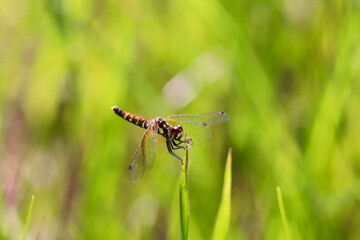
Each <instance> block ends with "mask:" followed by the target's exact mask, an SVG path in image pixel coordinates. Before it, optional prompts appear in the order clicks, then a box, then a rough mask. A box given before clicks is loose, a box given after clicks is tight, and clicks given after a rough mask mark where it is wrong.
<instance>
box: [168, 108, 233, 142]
mask: <svg viewBox="0 0 360 240" xmlns="http://www.w3.org/2000/svg"><path fill="white" fill-rule="evenodd" d="M229 118H230V117H229V115H228V114H227V113H224V112H212V113H202V114H194V115H193V114H182V115H174V116H169V117H164V120H165V121H166V122H167V123H168V124H169V125H170V126H172V127H173V126H175V125H177V124H180V125H181V126H182V127H183V129H184V132H186V133H187V134H188V136H189V137H190V138H191V139H192V140H193V144H194V145H198V144H201V143H203V142H205V141H207V140H209V139H210V138H211V135H212V132H211V129H210V127H209V125H215V124H220V123H223V122H225V121H227V120H229Z"/></svg>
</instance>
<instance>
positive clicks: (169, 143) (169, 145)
mask: <svg viewBox="0 0 360 240" xmlns="http://www.w3.org/2000/svg"><path fill="white" fill-rule="evenodd" d="M166 146H167V149H168V151H169V153H170V154H171V155H173V156H174V157H176V158H178V159H179V160H180V161H181V163H182V162H183V161H182V159H181V158H180V157H179V156H178V155H176V154H175V153H174V152H173V150H175V148H174V146H173V145H172V143H171V142H170V141H166Z"/></svg>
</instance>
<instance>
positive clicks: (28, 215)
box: [22, 195, 34, 240]
mask: <svg viewBox="0 0 360 240" xmlns="http://www.w3.org/2000/svg"><path fill="white" fill-rule="evenodd" d="M33 204H34V195H32V196H31V202H30V207H29V211H28V214H27V218H26V224H25V229H24V234H23V238H22V239H23V240H25V239H26V234H27V232H28V229H29V224H30V216H31V211H32V207H33Z"/></svg>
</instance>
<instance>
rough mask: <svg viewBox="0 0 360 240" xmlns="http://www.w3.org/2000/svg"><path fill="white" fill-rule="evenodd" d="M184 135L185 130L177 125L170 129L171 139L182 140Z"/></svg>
mask: <svg viewBox="0 0 360 240" xmlns="http://www.w3.org/2000/svg"><path fill="white" fill-rule="evenodd" d="M183 135H184V130H183V128H182V126H180V125H176V126H175V127H172V128H170V138H171V139H174V140H180V139H181V137H182V136H183Z"/></svg>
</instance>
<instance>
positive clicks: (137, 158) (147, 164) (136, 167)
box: [129, 124, 158, 183]
mask: <svg viewBox="0 0 360 240" xmlns="http://www.w3.org/2000/svg"><path fill="white" fill-rule="evenodd" d="M157 127H158V126H155V124H151V125H150V126H149V127H148V128H147V129H146V131H145V133H144V136H143V138H142V140H141V143H140V144H139V146H138V147H137V149H136V151H135V154H134V156H133V158H132V159H131V162H130V165H129V174H130V179H131V181H132V182H133V183H136V182H137V181H139V180H140V179H141V178H142V176H143V175H144V172H145V168H151V167H152V165H153V163H154V160H155V155H156V139H157Z"/></svg>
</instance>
